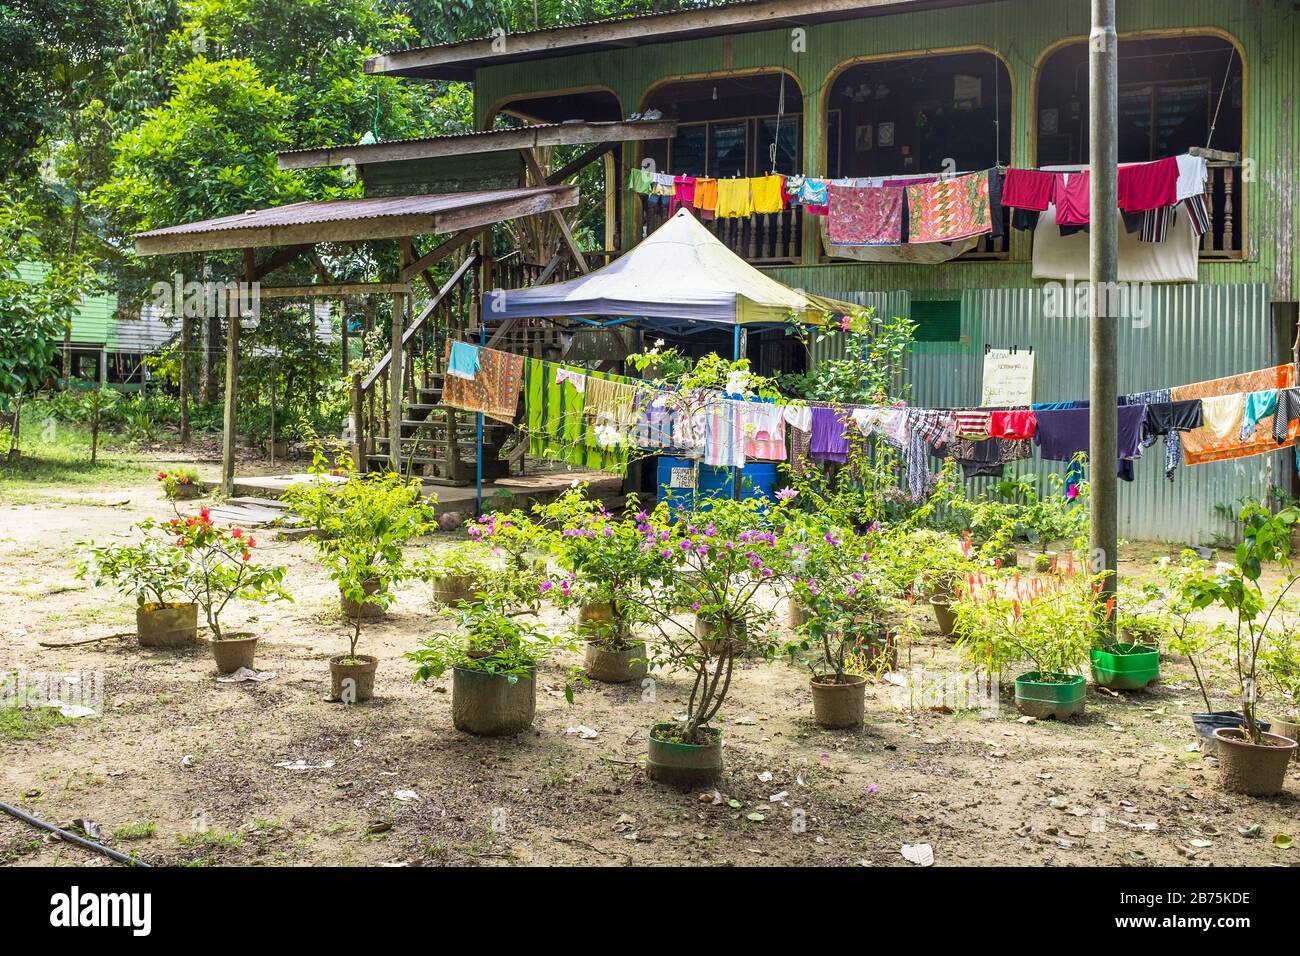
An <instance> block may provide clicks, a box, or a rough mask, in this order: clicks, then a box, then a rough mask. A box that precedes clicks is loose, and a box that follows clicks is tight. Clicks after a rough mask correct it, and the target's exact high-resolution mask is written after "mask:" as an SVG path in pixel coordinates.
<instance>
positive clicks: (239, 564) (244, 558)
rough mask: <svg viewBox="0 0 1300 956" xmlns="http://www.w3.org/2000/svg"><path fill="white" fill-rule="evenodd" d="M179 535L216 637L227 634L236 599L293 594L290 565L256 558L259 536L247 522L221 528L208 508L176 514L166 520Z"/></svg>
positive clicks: (194, 591) (176, 543)
mask: <svg viewBox="0 0 1300 956" xmlns="http://www.w3.org/2000/svg"><path fill="white" fill-rule="evenodd" d="M166 527H167V529H168V530H169V531H171V533H172V534H174V535H175V539H174V540H173V541H172V547H173V548H175V549H176V550H177V551H178V552H179V553H181V554H182V555H184V557H185V558H186V560H187V561H188V562H189V565H190V568H191V577H190V587H191V588H192V594H193V596H194V600H195V601H196V602H197V603H198V605H199V606H200V607H201V608H203V613H204V616H205V617H206V618H207V621H208V627H210V628H211V629H212V637H213V639H214V640H218V641H219V640H221V639H222V633H221V614H222V612H223V611H224V610H225V609H226V606H227V605H228V604H229V603H230V602H231V601H233V600H236V599H238V600H242V601H267V600H279V599H285V600H289V599H290V598H289V595H288V594H287V593H286V592H285V590H284V588H283V587H282V586H281V582H282V581H283V580H284V568H283V567H282V566H280V565H270V564H254V563H253V562H252V557H253V549H254V548H256V547H257V541H256V540H254V538H253V536H252V535H249V534H245V533H244V531H243V529H241V528H218V527H217V526H216V525H214V524H213V523H212V518H211V516H210V514H209V513H208V509H207V508H204V509H202V510H201V511H200V512H199V515H198V517H197V518H194V517H191V518H173V519H172V520H171V521H170V522H168V523H167V525H166Z"/></svg>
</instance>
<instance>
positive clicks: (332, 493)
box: [286, 472, 434, 703]
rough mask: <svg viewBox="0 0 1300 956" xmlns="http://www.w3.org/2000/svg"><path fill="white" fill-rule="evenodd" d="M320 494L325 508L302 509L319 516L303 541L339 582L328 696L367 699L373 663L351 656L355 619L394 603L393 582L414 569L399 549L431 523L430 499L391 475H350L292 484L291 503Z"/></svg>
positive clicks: (357, 629)
mask: <svg viewBox="0 0 1300 956" xmlns="http://www.w3.org/2000/svg"><path fill="white" fill-rule="evenodd" d="M316 496H325V497H327V498H328V499H329V502H330V507H328V508H321V507H318V506H317V505H316V504H315V503H311V504H308V505H307V507H308V508H309V509H311V510H314V511H315V512H316V513H317V514H319V515H320V517H319V518H318V520H319V524H318V525H317V527H316V528H315V530H314V531H313V533H312V535H311V537H310V540H311V542H312V544H313V545H314V546H315V547H316V551H317V554H318V555H319V557H320V561H321V564H322V565H324V567H325V570H326V572H327V573H328V574H329V576H330V579H331V580H333V581H334V582H335V584H337V585H338V589H339V603H340V607H341V609H342V611H343V616H344V618H345V619H346V620H347V621H349V622H350V623H351V627H352V632H351V634H350V635H349V637H348V651H347V653H346V654H336V655H335V656H333V657H331V658H330V685H331V686H330V699H331V700H345V701H346V702H348V703H356V702H358V701H363V700H369V699H370V698H371V695H372V694H373V691H374V682H375V671H376V670H377V669H378V666H379V659H378V658H376V657H374V656H372V655H369V654H361V655H358V654H357V643H358V642H359V641H360V639H361V626H362V622H363V621H365V620H367V619H372V618H375V617H380V616H382V615H383V614H384V612H385V611H386V610H387V608H389V607H391V606H392V604H393V601H394V600H395V599H396V593H395V587H396V585H397V584H398V583H399V582H401V581H403V580H405V579H406V578H407V577H409V576H410V575H411V574H412V573H413V572H412V569H411V567H410V566H409V565H408V562H407V560H406V553H405V548H406V546H407V545H408V544H410V542H411V541H413V540H414V539H416V538H418V537H420V536H421V535H423V534H426V533H427V532H428V531H429V530H430V529H431V528H432V526H433V516H434V502H433V500H432V499H431V498H426V497H425V495H424V493H423V491H422V487H421V483H420V480H419V479H418V478H412V479H409V480H408V479H404V478H402V477H401V476H400V475H397V474H395V473H394V472H375V473H373V474H368V475H356V474H352V475H350V476H349V477H348V480H347V481H345V482H343V483H342V484H326V483H321V482H311V483H307V484H298V485H295V486H294V487H293V488H291V489H290V491H289V494H288V495H287V496H286V498H287V500H288V501H289V502H290V504H291V505H292V504H294V503H295V502H299V501H303V500H304V499H307V498H314V497H316Z"/></svg>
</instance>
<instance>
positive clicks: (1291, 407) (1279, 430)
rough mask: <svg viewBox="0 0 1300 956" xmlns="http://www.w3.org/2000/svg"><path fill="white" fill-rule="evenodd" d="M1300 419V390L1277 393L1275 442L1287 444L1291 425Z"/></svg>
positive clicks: (1274, 422) (1297, 459)
mask: <svg viewBox="0 0 1300 956" xmlns="http://www.w3.org/2000/svg"><path fill="white" fill-rule="evenodd" d="M1298 418H1300V388H1284V389H1282V390H1280V391H1279V392H1278V393H1277V413H1276V414H1275V415H1274V416H1273V440H1274V441H1276V442H1277V443H1278V444H1281V443H1283V442H1285V441H1286V438H1287V433H1288V432H1289V431H1290V426H1291V423H1292V422H1293V421H1295V420H1296V419H1298ZM1296 462H1297V463H1300V451H1297V452H1296Z"/></svg>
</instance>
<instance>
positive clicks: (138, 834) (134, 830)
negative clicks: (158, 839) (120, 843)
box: [113, 820, 158, 840]
mask: <svg viewBox="0 0 1300 956" xmlns="http://www.w3.org/2000/svg"><path fill="white" fill-rule="evenodd" d="M157 832H158V824H156V823H154V822H153V821H152V820H141V821H140V822H139V823H128V824H127V825H126V826H124V827H118V828H117V829H116V830H114V831H113V839H114V840H147V839H149V838H150V837H152V836H153V835H154V834H155V833H157Z"/></svg>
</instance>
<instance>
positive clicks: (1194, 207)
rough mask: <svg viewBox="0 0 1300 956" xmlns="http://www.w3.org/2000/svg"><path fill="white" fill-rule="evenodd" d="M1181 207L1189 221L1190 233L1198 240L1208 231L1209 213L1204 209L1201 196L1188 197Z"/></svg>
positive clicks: (1203, 201) (1203, 199)
mask: <svg viewBox="0 0 1300 956" xmlns="http://www.w3.org/2000/svg"><path fill="white" fill-rule="evenodd" d="M1182 205H1183V209H1184V211H1185V212H1186V213H1187V216H1188V218H1189V219H1190V220H1191V223H1192V231H1193V232H1194V233H1196V235H1197V237H1198V238H1199V237H1200V236H1203V235H1205V234H1206V233H1207V232H1209V231H1210V211H1209V209H1207V208H1206V205H1205V197H1204V196H1203V195H1197V196H1188V197H1187V198H1186V199H1184V200H1183V203H1182Z"/></svg>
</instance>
